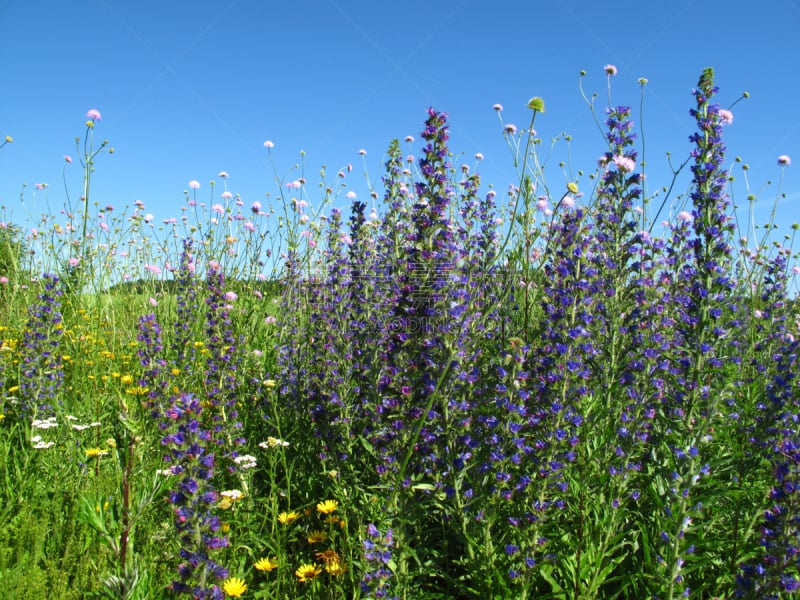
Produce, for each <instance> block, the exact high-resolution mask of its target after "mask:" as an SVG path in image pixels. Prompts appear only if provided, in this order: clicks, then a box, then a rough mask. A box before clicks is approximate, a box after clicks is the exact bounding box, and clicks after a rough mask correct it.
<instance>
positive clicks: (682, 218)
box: [678, 210, 694, 223]
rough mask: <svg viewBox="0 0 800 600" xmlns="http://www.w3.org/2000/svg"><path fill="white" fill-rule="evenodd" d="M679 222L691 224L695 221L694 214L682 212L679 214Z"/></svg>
mask: <svg viewBox="0 0 800 600" xmlns="http://www.w3.org/2000/svg"><path fill="white" fill-rule="evenodd" d="M678 220H679V221H683V222H684V223H690V222H691V221H693V220H694V217H693V216H692V213H690V212H689V211H687V210H682V211H681V212H679V213H678Z"/></svg>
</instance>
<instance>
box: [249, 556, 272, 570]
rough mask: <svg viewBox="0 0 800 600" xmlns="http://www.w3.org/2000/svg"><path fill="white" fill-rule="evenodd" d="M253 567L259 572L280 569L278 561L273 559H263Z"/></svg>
mask: <svg viewBox="0 0 800 600" xmlns="http://www.w3.org/2000/svg"><path fill="white" fill-rule="evenodd" d="M253 566H254V567H255V568H256V569H258V570H259V571H267V572H270V571H272V570H274V569H277V568H278V560H277V559H272V558H262V559H260V560H259V561H258V562H257V563H256V564H254V565H253Z"/></svg>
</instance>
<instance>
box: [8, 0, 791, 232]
mask: <svg viewBox="0 0 800 600" xmlns="http://www.w3.org/2000/svg"><path fill="white" fill-rule="evenodd" d="M745 5H746V4H745V3H742V4H740V5H739V6H742V8H737V7H735V3H731V2H717V1H710V0H674V1H671V2H627V1H618V2H614V3H600V2H592V1H578V0H561V1H543V2H533V1H530V2H523V1H519V2H511V1H503V0H498V1H495V2H486V1H481V0H456V1H452V2H450V1H448V2H435V1H433V0H426V1H422V0H407V1H406V2H403V3H395V2H385V1H378V0H371V1H366V0H365V1H360V0H358V1H356V0H315V1H306V0H297V1H295V2H269V1H264V0H214V1H206V0H196V1H193V2H185V1H182V0H176V1H170V2H164V1H163V0H162V1H160V2H153V1H151V0H141V1H139V2H118V1H113V0H85V1H78V2H63V1H60V2H55V1H50V0H33V1H30V2H23V1H22V0H5V1H4V0H0V26H2V35H0V57H2V64H3V73H2V82H3V92H2V95H0V137H2V136H6V135H10V136H12V137H13V138H14V142H13V143H12V144H8V145H6V147H4V148H3V149H2V150H0V205H4V206H5V207H6V212H7V213H8V212H9V211H11V212H12V213H13V217H14V219H15V220H17V221H21V220H23V219H24V218H26V217H29V216H30V217H34V218H35V217H36V216H37V214H39V213H40V212H41V211H43V210H45V207H46V206H48V205H49V206H60V205H61V203H62V202H63V199H64V184H63V180H62V172H63V168H64V158H63V157H64V155H65V154H68V155H72V156H73V157H75V158H76V159H77V155H76V152H75V142H74V139H75V137H76V136H82V135H83V133H84V131H85V126H84V122H85V120H86V118H85V115H86V112H87V110H89V109H91V108H95V109H97V110H99V111H100V112H101V113H102V116H103V119H102V121H100V122H98V123H97V127H96V129H95V135H96V136H97V137H98V139H103V138H105V139H107V140H108V141H109V143H110V145H111V146H113V147H114V149H115V153H114V155H112V156H109V155H101V156H99V157H98V158H97V161H96V168H97V170H96V173H95V175H94V179H93V184H92V185H93V187H92V194H93V195H92V197H93V199H94V200H95V201H97V202H99V203H100V204H101V205H105V204H112V205H115V206H118V207H121V206H122V205H130V204H132V203H133V202H134V201H136V200H141V201H142V202H144V204H145V206H146V208H147V210H148V211H150V212H152V213H153V214H154V215H155V216H156V219H158V220H159V221H160V220H161V219H165V218H169V217H173V216H179V215H180V207H181V206H183V205H184V204H185V202H184V190H186V189H187V184H188V182H189V181H190V180H198V181H200V182H201V184H202V187H201V189H200V190H199V192H198V198H199V199H203V200H205V201H207V202H209V203H210V202H211V201H217V200H218V196H219V193H220V192H221V191H222V188H221V186H220V185H218V186H217V189H216V190H215V191H214V196H215V197H212V196H210V195H208V194H210V193H211V190H210V188H209V185H208V182H209V181H210V180H212V179H213V180H217V183H218V184H220V183H221V181H220V179H219V177H218V173H219V172H220V171H227V172H228V173H229V174H230V178H229V179H228V181H227V186H228V189H229V190H230V191H231V192H233V193H236V194H239V195H240V196H241V197H242V199H243V200H244V201H245V203H246V204H248V205H249V203H251V202H253V201H256V200H259V201H264V199H265V196H266V194H271V195H273V196H274V195H275V193H276V191H277V185H276V183H275V175H274V172H273V168H272V166H271V164H270V162H269V160H268V157H267V152H266V150H265V148H264V146H263V143H264V141H265V140H267V139H269V140H272V141H273V142H274V144H275V147H274V149H273V150H272V157H273V159H274V161H275V165H276V166H277V172H278V175H279V177H281V178H285V179H286V180H287V181H288V180H292V179H295V178H297V177H299V176H300V172H299V170H293V168H292V167H293V165H295V164H299V163H300V160H301V158H300V152H301V151H304V153H305V157H304V169H305V173H304V175H305V177H306V179H307V181H308V183H309V188H308V198H309V200H310V201H311V203H312V204H313V202H314V200H315V198H318V197H319V196H316V197H315V194H317V191H318V190H317V188H316V187H314V185H315V184H316V183H317V182H318V181H319V176H318V172H319V170H320V168H321V167H322V166H323V165H325V166H326V167H327V169H328V173H329V178H330V179H335V174H336V172H337V171H338V170H339V169H341V168H343V167H345V166H346V165H347V164H348V163H350V164H352V165H353V167H354V170H353V172H352V173H351V174H350V175H349V176H348V179H347V185H348V186H349V189H351V190H353V191H356V192H357V193H358V194H359V196H360V197H364V196H366V191H365V190H366V188H365V183H364V177H363V174H362V172H363V166H362V158H361V157H360V156H359V150H360V149H364V150H366V151H367V155H366V157H365V164H366V168H367V170H368V172H369V174H370V176H371V177H372V178H373V179H375V180H377V179H379V178H380V175H381V165H382V163H383V160H384V158H385V151H386V149H387V147H388V145H389V142H390V141H391V140H392V139H393V138H399V139H401V140H402V139H403V138H405V136H407V135H413V136H415V137H416V138H417V139H418V140H419V135H418V134H419V131H420V130H421V127H422V122H423V121H424V119H425V116H426V115H425V110H426V108H427V107H428V106H433V107H434V108H436V109H438V110H443V111H445V112H447V113H448V114H449V117H450V125H451V149H452V150H453V151H454V152H455V153H456V154H457V156H456V158H455V160H456V161H458V162H465V163H468V164H470V165H475V160H474V159H473V156H474V155H475V153H477V152H480V153H482V154H483V155H484V157H485V158H484V160H483V161H482V162H481V163H480V164H478V171H479V172H480V173H481V174H482V178H483V182H484V186H486V189H488V185H489V184H493V185H494V186H495V187H496V188H497V189H498V190H501V191H504V190H505V189H506V188H507V186H508V184H509V183H512V182H513V181H514V180H515V175H514V168H513V164H512V161H511V158H510V152H509V150H508V148H507V146H506V144H505V141H504V139H503V136H502V131H501V126H500V123H499V121H498V118H497V115H496V114H495V112H494V111H493V110H492V105H493V104H495V103H501V104H502V105H503V106H504V107H505V110H504V111H503V117H504V119H505V120H506V121H507V122H511V123H514V124H516V125H517V126H519V127H520V128H522V127H524V126H526V125H527V123H528V120H529V115H530V113H529V111H528V110H527V109H526V108H525V105H526V103H527V101H528V99H529V98H530V97H531V96H541V97H542V98H543V99H544V100H545V103H546V112H545V113H544V114H541V115H539V117H537V121H536V128H537V131H538V134H539V136H540V137H542V138H543V139H544V140H545V141H547V140H550V139H551V138H555V137H557V136H559V135H560V134H561V133H562V132H563V133H567V134H569V135H571V137H572V141H571V144H570V147H569V158H570V164H571V165H572V173H565V172H563V171H562V169H560V168H559V166H558V163H559V161H560V160H562V159H564V158H566V157H567V150H566V145H564V144H563V143H561V144H559V145H557V147H556V150H555V151H554V154H553V156H552V157H551V158H550V160H549V161H548V162H547V163H546V170H545V172H546V178H547V181H548V184H549V186H550V187H551V188H554V189H556V190H560V189H563V185H564V183H565V182H566V181H567V179H568V178H578V175H577V171H578V169H582V170H583V171H584V172H585V173H586V174H588V172H591V171H593V170H594V168H595V161H596V158H597V156H599V155H600V154H601V153H602V152H603V150H604V147H603V140H602V138H601V137H600V133H599V132H598V130H597V128H596V127H595V125H594V122H593V120H592V116H591V113H590V111H589V109H588V107H587V106H586V103H585V102H584V100H583V99H582V98H581V94H580V91H579V87H578V82H579V72H580V71H581V70H585V71H586V72H587V74H586V76H585V77H584V78H583V87H584V89H585V90H586V92H587V93H589V94H591V93H592V92H598V93H599V96H598V99H597V101H596V107H597V109H598V110H600V111H602V110H603V109H604V108H605V106H606V105H607V104H608V102H607V92H606V87H607V77H606V75H605V73H604V72H603V66H604V65H605V64H607V63H611V64H614V65H616V66H617V67H618V69H619V73H618V75H617V76H616V77H614V78H613V80H612V82H611V83H612V92H611V93H612V102H613V104H627V105H632V106H633V107H634V120H635V123H636V126H637V130H638V131H639V134H640V136H641V138H643V140H644V142H645V144H646V146H645V148H646V154H645V157H646V160H647V163H648V186H649V187H648V190H649V191H654V190H655V189H657V188H659V187H661V186H663V185H668V184H669V183H670V176H669V175H670V171H669V168H668V163H667V159H666V153H667V152H668V151H669V152H671V153H672V157H673V162H674V163H675V164H677V163H680V162H681V161H682V159H683V158H685V156H686V154H687V152H688V150H689V145H688V142H687V138H688V136H689V134H690V133H691V132H692V126H693V124H692V120H691V117H690V116H689V114H688V109H689V108H690V106H691V103H692V96H691V89H692V87H693V86H694V85H695V83H696V82H697V79H698V76H699V75H700V73H701V71H702V69H703V68H704V67H707V66H711V67H714V69H715V71H716V81H717V84H718V85H719V87H720V95H719V96H718V100H719V102H720V103H721V104H722V105H723V106H728V105H729V104H731V103H733V102H734V101H735V100H736V99H737V98H738V97H739V96H740V95H741V93H742V92H744V91H748V92H749V93H750V98H749V99H748V100H746V101H742V102H740V103H739V104H737V105H736V106H735V107H734V109H733V112H734V118H735V120H734V123H733V124H732V125H731V126H730V127H728V128H727V129H726V134H727V138H726V141H727V145H728V158H729V160H730V162H731V163H733V159H734V157H735V156H740V157H741V158H742V159H743V161H744V162H745V163H747V164H749V166H750V170H749V172H748V177H749V183H750V188H751V191H752V192H753V193H756V194H757V195H758V200H757V201H756V203H755V205H754V209H755V214H756V219H757V221H758V222H759V223H761V222H765V221H766V220H767V219H768V218H769V214H770V211H771V208H772V205H773V201H774V199H775V197H776V193H777V185H778V182H779V181H780V180H781V177H782V175H781V169H780V168H779V167H778V165H777V163H776V159H777V157H778V156H779V155H784V154H785V155H789V156H790V157H792V158H793V159H794V160H795V162H796V164H795V165H793V166H790V167H788V168H787V169H785V170H784V173H783V179H782V184H781V185H782V190H783V192H785V193H786V194H787V198H786V199H785V200H783V201H782V202H781V204H780V205H779V208H778V219H777V220H778V223H779V225H780V226H781V228H782V229H781V230H782V231H784V230H786V231H788V229H789V226H790V225H791V224H792V223H794V222H796V221H799V222H800V212H798V210H797V207H798V206H800V112H798V111H797V99H798V98H800V82H799V81H798V79H797V77H795V73H794V70H795V67H796V64H797V59H798V57H800V54H799V51H798V48H797V43H796V35H797V32H798V31H800V0H770V1H769V2H761V3H758V4H757V5H756V6H757V8H754V7H753V6H752V5H751V6H750V8H745V7H744V6H745ZM641 77H646V78H647V79H648V84H647V86H646V90H645V99H644V113H642V112H641V111H640V100H641V92H640V85H639V83H638V80H639V78H641ZM642 125H643V127H644V134H643V136H642V135H641V134H642V131H641V129H640V127H641V126H642ZM640 141H641V139H640ZM420 147H421V145H420V143H419V141H418V142H417V143H415V144H414V145H412V146H406V147H405V151H407V152H409V153H411V152H413V153H415V154H419V151H420ZM66 172H67V184H68V186H69V189H70V193H71V194H72V195H73V197H75V196H78V195H80V182H81V178H80V175H81V174H80V167H79V165H78V164H77V160H76V161H75V163H73V164H72V165H71V166H68V168H67V171H66ZM579 179H580V181H581V182H586V175H584V177H583V178H579ZM736 179H737V180H736V183H735V184H734V186H735V187H734V193H735V196H734V197H735V200H736V202H737V203H739V204H740V205H742V206H744V207H746V205H747V204H748V203H747V201H746V200H745V196H746V193H747V192H746V189H745V187H744V180H743V179H742V177H741V173H740V172H737V173H736ZM768 182H771V184H770V183H768ZM36 183H47V184H48V187H47V189H46V190H45V191H44V192H37V191H36V190H35V187H34V184H36ZM23 184H26V187H24V188H23ZM586 186H587V187H588V183H587V184H586ZM678 189H679V190H681V189H685V185H684V186H683V188H681V186H680V185H679V186H678ZM21 193H22V194H23V197H24V202H22V203H20V194H21Z"/></svg>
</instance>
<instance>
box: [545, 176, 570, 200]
mask: <svg viewBox="0 0 800 600" xmlns="http://www.w3.org/2000/svg"><path fill="white" fill-rule="evenodd" d="M567 189H568V190H569V191H570V193H571V194H577V193H578V184H577V183H575V182H574V181H570V182H569V183H567ZM545 202H546V201H545Z"/></svg>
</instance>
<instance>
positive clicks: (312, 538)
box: [306, 530, 328, 544]
mask: <svg viewBox="0 0 800 600" xmlns="http://www.w3.org/2000/svg"><path fill="white" fill-rule="evenodd" d="M306 539H308V543H309V544H319V543H321V542H324V541H325V540H327V539H328V534H327V533H325V532H324V531H320V530H316V531H312V532H310V533H309V534H308V537H307V538H306Z"/></svg>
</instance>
